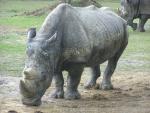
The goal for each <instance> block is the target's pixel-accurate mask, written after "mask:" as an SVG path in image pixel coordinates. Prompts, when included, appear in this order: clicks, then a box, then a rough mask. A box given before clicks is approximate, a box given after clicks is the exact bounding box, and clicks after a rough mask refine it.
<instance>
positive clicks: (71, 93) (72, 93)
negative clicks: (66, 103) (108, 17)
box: [65, 91, 81, 100]
mask: <svg viewBox="0 0 150 113" xmlns="http://www.w3.org/2000/svg"><path fill="white" fill-rule="evenodd" d="M80 97H81V95H80V93H79V92H78V91H66V92H65V99H67V100H74V99H80Z"/></svg>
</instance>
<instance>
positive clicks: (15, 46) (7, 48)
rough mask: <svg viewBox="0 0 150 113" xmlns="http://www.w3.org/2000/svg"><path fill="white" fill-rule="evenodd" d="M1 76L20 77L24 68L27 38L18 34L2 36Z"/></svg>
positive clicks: (0, 43) (0, 53)
mask: <svg viewBox="0 0 150 113" xmlns="http://www.w3.org/2000/svg"><path fill="white" fill-rule="evenodd" d="M0 59H1V60H0V75H11V76H19V75H21V74H19V75H18V73H21V70H22V69H23V67H24V60H25V38H24V37H23V36H20V35H17V34H6V35H0Z"/></svg>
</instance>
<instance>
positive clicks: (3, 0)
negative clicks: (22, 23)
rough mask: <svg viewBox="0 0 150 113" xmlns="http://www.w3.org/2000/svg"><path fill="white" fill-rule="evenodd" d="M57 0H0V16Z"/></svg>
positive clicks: (14, 13) (13, 13)
mask: <svg viewBox="0 0 150 113" xmlns="http://www.w3.org/2000/svg"><path fill="white" fill-rule="evenodd" d="M57 1H58V0H47V1H46V0H41V1H40V0H36V1H33V0H0V17H4V16H13V15H16V14H21V13H23V12H26V11H33V10H36V9H40V8H44V7H48V6H51V5H53V4H55V3H56V2H57Z"/></svg>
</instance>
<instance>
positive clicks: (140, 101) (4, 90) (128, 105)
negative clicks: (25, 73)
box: [0, 69, 150, 113]
mask: <svg viewBox="0 0 150 113" xmlns="http://www.w3.org/2000/svg"><path fill="white" fill-rule="evenodd" d="M89 77H90V76H89V70H88V69H85V71H84V73H83V76H82V80H81V83H80V86H79V91H80V92H81V95H82V98H81V99H80V100H73V101H69V100H64V99H51V98H50V97H49V95H50V92H51V91H52V90H53V89H54V84H52V86H51V88H49V89H48V90H47V92H46V94H45V95H44V96H43V98H42V105H41V106H39V107H28V106H25V105H22V104H21V101H20V95H19V89H18V84H19V79H20V78H18V77H9V76H7V77H1V78H0V113H7V112H8V111H11V110H15V111H17V112H18V113H150V73H149V72H115V74H114V75H113V78H112V82H113V84H114V87H115V89H114V90H110V91H102V90H96V89H91V90H86V89H84V84H85V83H86V82H87V79H88V78H89ZM101 78H102V77H101ZM101 78H100V79H99V80H98V82H100V81H101ZM65 86H66V85H65Z"/></svg>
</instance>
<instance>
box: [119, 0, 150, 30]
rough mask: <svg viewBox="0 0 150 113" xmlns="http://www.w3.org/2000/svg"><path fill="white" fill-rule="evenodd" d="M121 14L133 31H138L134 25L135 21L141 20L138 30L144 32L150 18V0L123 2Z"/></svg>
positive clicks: (123, 0)
mask: <svg viewBox="0 0 150 113" xmlns="http://www.w3.org/2000/svg"><path fill="white" fill-rule="evenodd" d="M119 12H120V15H121V17H123V18H124V19H126V20H127V23H128V25H130V26H131V27H132V28H133V30H136V29H137V24H136V23H133V20H134V19H136V18H139V28H138V30H139V31H140V32H144V31H145V29H144V25H145V23H146V21H147V20H148V19H149V18H150V0H121V8H120V11H119Z"/></svg>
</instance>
